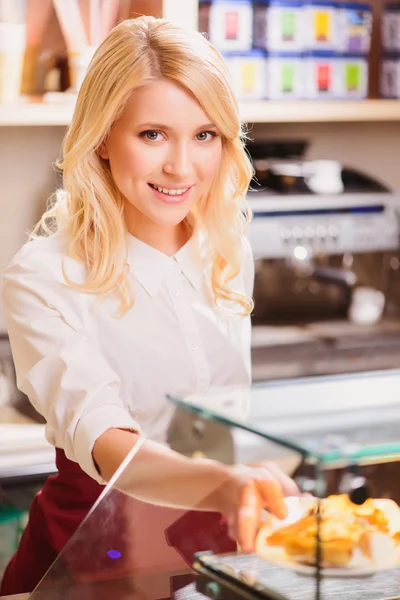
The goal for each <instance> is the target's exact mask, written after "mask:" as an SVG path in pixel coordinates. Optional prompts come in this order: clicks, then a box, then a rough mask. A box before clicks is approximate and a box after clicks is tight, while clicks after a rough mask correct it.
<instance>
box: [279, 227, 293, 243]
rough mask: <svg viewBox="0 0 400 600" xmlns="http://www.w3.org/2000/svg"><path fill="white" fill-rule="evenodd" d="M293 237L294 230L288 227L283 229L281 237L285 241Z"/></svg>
mask: <svg viewBox="0 0 400 600" xmlns="http://www.w3.org/2000/svg"><path fill="white" fill-rule="evenodd" d="M291 237H292V232H291V231H290V229H288V228H287V227H284V228H283V229H281V238H282V240H283V241H284V242H288V241H289V240H290V238H291Z"/></svg>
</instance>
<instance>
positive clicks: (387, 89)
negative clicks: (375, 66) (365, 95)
mask: <svg viewBox="0 0 400 600" xmlns="http://www.w3.org/2000/svg"><path fill="white" fill-rule="evenodd" d="M380 87H381V96H382V97H383V98H393V99H397V98H400V54H386V55H385V56H384V58H383V59H382V63H381V76H380Z"/></svg>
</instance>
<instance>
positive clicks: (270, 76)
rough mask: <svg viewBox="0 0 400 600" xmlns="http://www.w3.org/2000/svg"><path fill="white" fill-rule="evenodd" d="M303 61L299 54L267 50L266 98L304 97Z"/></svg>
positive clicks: (290, 98)
mask: <svg viewBox="0 0 400 600" xmlns="http://www.w3.org/2000/svg"><path fill="white" fill-rule="evenodd" d="M303 71H304V62H303V57H302V55H301V54H298V53H293V54H287V53H279V52H269V53H268V63H267V85H266V88H267V92H266V97H267V99H268V100H298V99H301V98H304V95H305V89H304V72H303Z"/></svg>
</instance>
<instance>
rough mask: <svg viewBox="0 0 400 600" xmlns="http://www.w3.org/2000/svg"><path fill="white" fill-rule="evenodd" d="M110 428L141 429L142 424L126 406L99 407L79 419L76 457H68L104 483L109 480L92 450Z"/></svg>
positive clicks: (74, 446)
mask: <svg viewBox="0 0 400 600" xmlns="http://www.w3.org/2000/svg"><path fill="white" fill-rule="evenodd" d="M109 429H132V431H137V432H138V433H140V431H141V429H140V425H139V424H138V423H137V422H136V421H135V420H134V419H132V417H131V416H130V414H129V412H128V411H127V410H125V409H124V408H122V407H120V406H116V405H115V404H108V405H106V406H101V407H98V408H97V409H96V411H95V412H89V413H88V414H86V415H83V416H82V417H81V419H80V420H79V422H78V425H77V427H76V430H75V435H74V444H73V448H74V457H67V458H70V459H71V460H75V461H76V462H78V464H79V466H80V467H81V469H83V471H85V473H87V474H88V475H90V477H92V479H94V480H96V481H97V482H98V483H100V484H102V485H105V484H106V483H107V481H106V480H105V479H103V477H102V476H101V475H100V473H99V472H98V470H97V468H96V465H95V462H94V460H93V456H92V451H93V446H94V444H95V442H96V440H97V439H98V438H99V437H100V436H101V435H102V434H103V433H104V432H105V431H108V430H109Z"/></svg>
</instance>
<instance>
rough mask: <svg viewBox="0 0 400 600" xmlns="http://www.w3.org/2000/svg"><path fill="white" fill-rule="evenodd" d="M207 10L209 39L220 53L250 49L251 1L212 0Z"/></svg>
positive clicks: (251, 32) (251, 39)
mask: <svg viewBox="0 0 400 600" xmlns="http://www.w3.org/2000/svg"><path fill="white" fill-rule="evenodd" d="M209 10H210V16H209V39H210V42H211V43H212V44H214V46H216V47H217V48H218V49H219V50H221V51H222V52H246V51H250V50H251V49H252V45H253V2H252V0H214V1H213V2H212V3H211V5H210V9H209Z"/></svg>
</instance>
